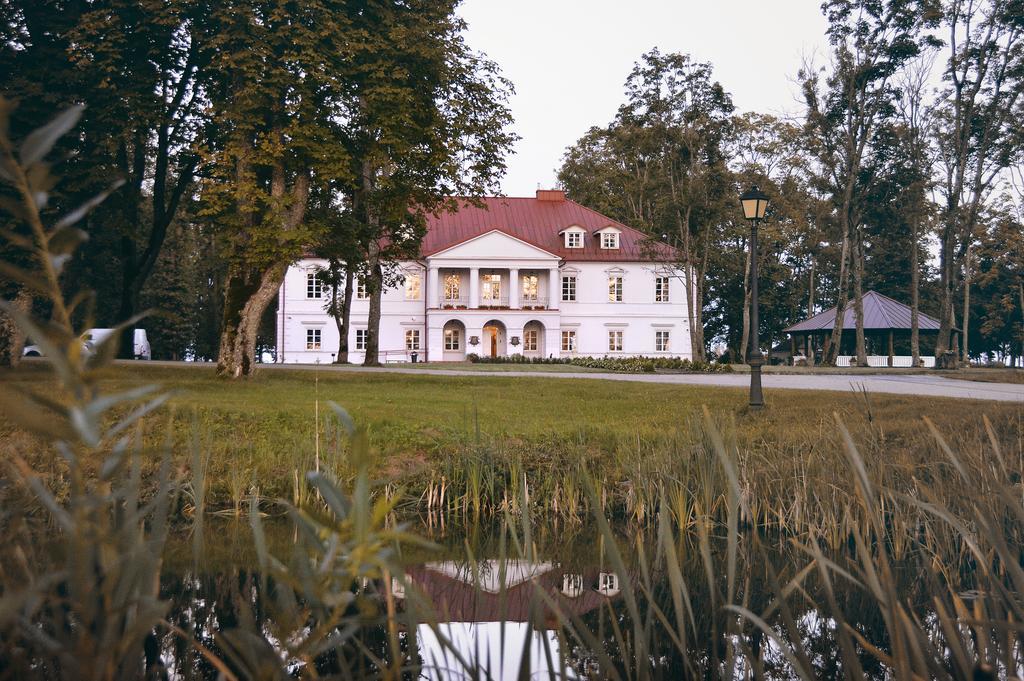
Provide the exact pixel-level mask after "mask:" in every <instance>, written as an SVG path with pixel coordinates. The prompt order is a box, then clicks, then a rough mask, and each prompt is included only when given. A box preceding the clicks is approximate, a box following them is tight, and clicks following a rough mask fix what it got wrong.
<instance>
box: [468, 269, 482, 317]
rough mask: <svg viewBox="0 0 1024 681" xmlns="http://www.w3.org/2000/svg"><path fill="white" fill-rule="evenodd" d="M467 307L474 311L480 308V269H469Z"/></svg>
mask: <svg viewBox="0 0 1024 681" xmlns="http://www.w3.org/2000/svg"><path fill="white" fill-rule="evenodd" d="M469 307H470V309H471V310H475V309H476V308H478V307H480V268H479V267H470V268H469Z"/></svg>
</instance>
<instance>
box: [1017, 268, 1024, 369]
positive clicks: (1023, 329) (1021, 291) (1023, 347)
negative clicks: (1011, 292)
mask: <svg viewBox="0 0 1024 681" xmlns="http://www.w3.org/2000/svg"><path fill="white" fill-rule="evenodd" d="M1017 293H1018V295H1020V358H1021V366H1022V367H1024V281H1019V282H1017Z"/></svg>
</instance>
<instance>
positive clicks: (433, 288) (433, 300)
mask: <svg viewBox="0 0 1024 681" xmlns="http://www.w3.org/2000/svg"><path fill="white" fill-rule="evenodd" d="M438 274H439V273H438V269H437V268H436V267H434V266H433V265H431V264H429V263H427V291H426V293H425V294H424V295H426V296H427V307H428V308H431V307H441V292H440V290H439V289H438V288H437V282H438Z"/></svg>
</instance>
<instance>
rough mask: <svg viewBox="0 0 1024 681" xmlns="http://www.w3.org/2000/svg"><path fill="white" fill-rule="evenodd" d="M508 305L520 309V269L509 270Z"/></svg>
mask: <svg viewBox="0 0 1024 681" xmlns="http://www.w3.org/2000/svg"><path fill="white" fill-rule="evenodd" d="M508 306H509V307H510V308H512V309H513V310H518V309H519V270H512V269H510V270H509V271H508Z"/></svg>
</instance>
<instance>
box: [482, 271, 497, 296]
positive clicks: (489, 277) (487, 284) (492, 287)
mask: <svg viewBox="0 0 1024 681" xmlns="http://www.w3.org/2000/svg"><path fill="white" fill-rule="evenodd" d="M481 281H482V283H483V287H482V290H481V291H480V300H485V301H487V302H488V303H497V302H500V301H501V275H500V274H485V275H483V277H482V278H481Z"/></svg>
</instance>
